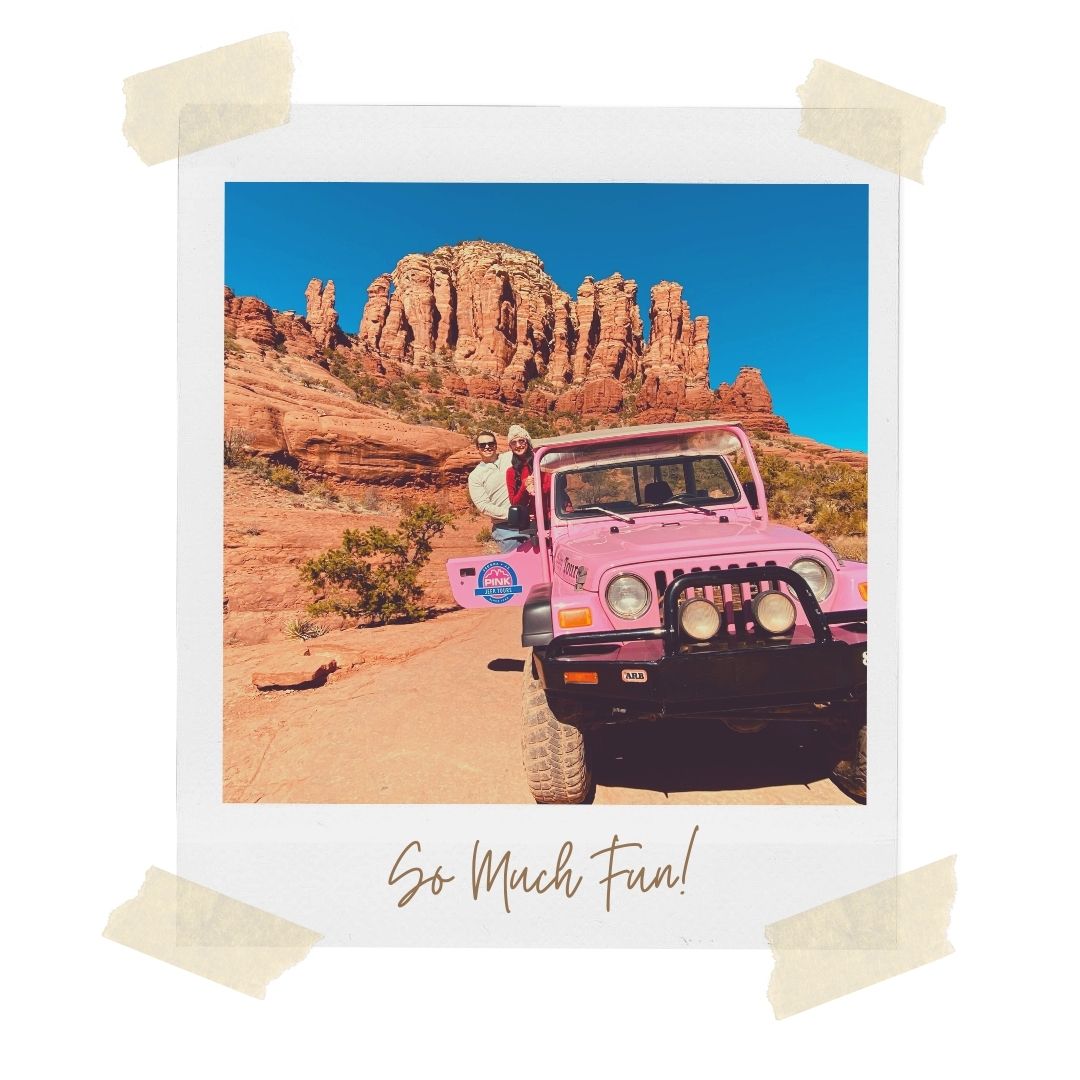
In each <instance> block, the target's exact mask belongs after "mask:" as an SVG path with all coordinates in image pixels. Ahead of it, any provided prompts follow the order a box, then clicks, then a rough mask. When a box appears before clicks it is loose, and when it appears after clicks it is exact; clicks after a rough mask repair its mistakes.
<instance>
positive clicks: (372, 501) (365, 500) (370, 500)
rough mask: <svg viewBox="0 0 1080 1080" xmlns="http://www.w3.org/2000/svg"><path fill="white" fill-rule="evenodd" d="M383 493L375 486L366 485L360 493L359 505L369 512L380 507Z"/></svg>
mask: <svg viewBox="0 0 1080 1080" xmlns="http://www.w3.org/2000/svg"><path fill="white" fill-rule="evenodd" d="M383 501H384V500H383V494H382V492H381V491H380V490H379V489H378V488H377V487H367V488H364V490H363V491H362V492H361V493H360V505H361V507H362V508H363V509H365V510H368V511H370V512H372V513H373V512H374V511H376V510H380V509H382V506H383Z"/></svg>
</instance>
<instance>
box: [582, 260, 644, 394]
mask: <svg viewBox="0 0 1080 1080" xmlns="http://www.w3.org/2000/svg"><path fill="white" fill-rule="evenodd" d="M596 312H597V323H598V327H597V341H596V348H595V349H594V350H593V353H592V357H591V358H590V361H589V368H588V377H589V378H590V379H596V378H601V377H603V376H609V377H611V378H614V379H620V378H621V379H624V380H627V379H631V378H633V377H634V376H635V375H636V374H637V366H638V360H639V359H640V357H641V315H640V314H639V313H638V306H637V282H635V281H626V280H624V279H623V276H622V274H618V273H616V274H612V275H611V277H609V278H604V280H603V281H600V282H597V285H596ZM619 400H620V401H621V400H622V393H621V391H620V393H619Z"/></svg>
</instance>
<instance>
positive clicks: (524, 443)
mask: <svg viewBox="0 0 1080 1080" xmlns="http://www.w3.org/2000/svg"><path fill="white" fill-rule="evenodd" d="M510 445H511V446H528V445H529V440H528V439H511V440H510Z"/></svg>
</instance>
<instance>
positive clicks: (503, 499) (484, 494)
mask: <svg viewBox="0 0 1080 1080" xmlns="http://www.w3.org/2000/svg"><path fill="white" fill-rule="evenodd" d="M512 457H513V455H512V454H511V453H510V451H509V450H505V451H504V452H503V453H501V454H500V455H499V456H498V457H497V458H496V459H495V460H494V461H481V462H480V464H479V465H477V466H476V468H475V469H473V471H472V472H471V473H469V498H470V499H472V501H473V506H475V507H476V509H477V510H479V511H480V513H481V514H487V516H488V517H489V518H491V520H492V521H505V520H506V515H507V514H508V513H509V512H510V493H509V492H508V491H507V490H506V470H507V469H509V468H510V459H511V458H512Z"/></svg>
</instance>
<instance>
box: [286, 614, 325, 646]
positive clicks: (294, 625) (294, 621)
mask: <svg viewBox="0 0 1080 1080" xmlns="http://www.w3.org/2000/svg"><path fill="white" fill-rule="evenodd" d="M326 632H327V628H326V627H325V626H323V625H322V623H317V622H315V620H314V619H309V618H308V617H307V616H306V615H296V616H294V617H293V618H291V619H289V621H288V622H287V623H286V624H285V633H286V634H288V635H289V637H291V638H296V639H297V640H299V641H310V640H311V639H312V638H317V637H322V636H323V634H325V633H326Z"/></svg>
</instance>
